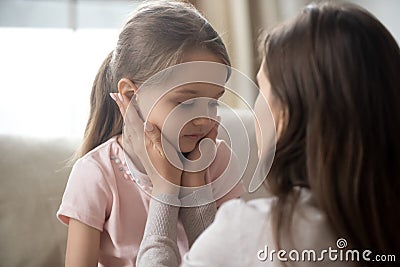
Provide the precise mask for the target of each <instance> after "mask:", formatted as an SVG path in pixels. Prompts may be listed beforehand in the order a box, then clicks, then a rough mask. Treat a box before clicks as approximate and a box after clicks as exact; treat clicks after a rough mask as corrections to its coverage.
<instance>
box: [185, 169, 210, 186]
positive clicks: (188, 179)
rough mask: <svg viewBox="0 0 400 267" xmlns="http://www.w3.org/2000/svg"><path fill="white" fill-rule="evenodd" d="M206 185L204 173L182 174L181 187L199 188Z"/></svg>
mask: <svg viewBox="0 0 400 267" xmlns="http://www.w3.org/2000/svg"><path fill="white" fill-rule="evenodd" d="M205 184H206V180H205V171H200V172H183V174H182V180H181V185H182V186H185V187H199V186H202V185H205Z"/></svg>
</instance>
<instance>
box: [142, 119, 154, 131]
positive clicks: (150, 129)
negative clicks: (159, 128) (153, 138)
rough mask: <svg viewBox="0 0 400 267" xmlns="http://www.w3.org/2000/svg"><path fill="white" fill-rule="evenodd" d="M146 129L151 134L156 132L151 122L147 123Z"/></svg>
mask: <svg viewBox="0 0 400 267" xmlns="http://www.w3.org/2000/svg"><path fill="white" fill-rule="evenodd" d="M144 128H145V129H146V131H148V132H151V131H153V130H154V127H153V124H151V123H150V122H148V121H146V122H145V123H144Z"/></svg>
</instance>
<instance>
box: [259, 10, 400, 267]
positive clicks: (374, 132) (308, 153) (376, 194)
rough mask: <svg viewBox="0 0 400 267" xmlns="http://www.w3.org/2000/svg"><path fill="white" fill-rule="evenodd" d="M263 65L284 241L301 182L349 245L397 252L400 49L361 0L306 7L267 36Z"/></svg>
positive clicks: (277, 218) (273, 181)
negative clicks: (271, 102) (275, 111)
mask: <svg viewBox="0 0 400 267" xmlns="http://www.w3.org/2000/svg"><path fill="white" fill-rule="evenodd" d="M264 62H265V65H264V69H265V71H266V75H267V77H268V78H269V80H270V83H271V90H272V94H273V95H274V96H275V97H276V99H277V100H278V101H279V102H280V104H281V105H282V107H283V118H284V119H283V120H284V125H283V131H282V134H281V136H280V137H279V140H278V142H277V146H276V156H275V161H274V163H273V166H272V168H271V171H270V174H269V177H268V180H267V182H268V183H269V184H268V186H269V187H270V188H271V190H272V191H273V193H274V194H275V195H276V196H278V201H277V204H276V206H275V208H274V225H275V229H276V230H277V232H276V233H277V240H278V244H279V243H280V242H279V236H281V234H282V232H283V231H284V228H285V227H282V225H286V226H287V227H288V226H289V225H290V218H291V214H292V211H293V208H294V205H295V202H296V193H295V192H296V190H293V189H294V187H295V186H296V185H302V186H306V187H309V188H310V190H311V192H312V194H313V196H314V198H315V201H316V203H317V205H318V206H319V207H320V208H321V209H322V210H323V211H324V212H325V213H326V215H327V218H328V220H329V222H330V225H331V227H332V229H333V230H334V232H335V233H336V234H337V237H338V238H339V237H343V238H345V239H347V241H348V242H349V246H351V247H353V248H359V249H370V250H371V251H373V252H374V253H379V254H389V253H391V254H394V253H395V252H396V253H398V252H399V250H400V230H399V226H400V212H399V211H398V207H397V205H398V204H400V50H399V46H398V44H397V43H396V41H395V40H394V38H393V37H392V36H391V34H390V33H389V32H388V30H387V29H386V28H385V27H384V26H383V25H382V24H381V23H380V22H379V21H378V20H377V19H376V18H375V17H374V16H373V15H371V14H370V13H369V12H367V11H366V10H364V9H362V8H360V7H358V6H355V5H351V4H333V3H323V4H318V5H309V6H307V7H306V8H305V9H304V10H303V12H302V13H301V14H300V15H299V16H298V17H297V18H295V19H294V20H293V21H291V22H289V23H287V24H284V25H282V26H280V27H278V28H276V29H274V30H273V31H272V32H271V33H269V34H268V35H267V37H266V39H265V60H264ZM288 219H289V220H288ZM286 229H288V228H286ZM383 264H384V263H383ZM387 264H389V263H387ZM391 264H393V262H392V263H391ZM362 265H365V263H364V262H363V263H362ZM380 266H384V265H380Z"/></svg>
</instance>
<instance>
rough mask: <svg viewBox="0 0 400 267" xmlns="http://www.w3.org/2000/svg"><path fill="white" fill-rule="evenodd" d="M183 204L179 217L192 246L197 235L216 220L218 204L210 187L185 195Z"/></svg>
mask: <svg viewBox="0 0 400 267" xmlns="http://www.w3.org/2000/svg"><path fill="white" fill-rule="evenodd" d="M205 203H208V204H205ZM182 205H183V206H184V207H182V208H180V210H179V218H180V219H181V221H182V224H183V227H184V229H185V232H186V235H187V238H188V241H189V248H190V247H191V246H192V244H193V243H194V241H195V240H196V239H197V237H198V236H199V235H200V234H201V233H202V232H203V231H204V230H205V229H206V228H207V227H208V226H209V225H210V224H211V223H212V222H213V221H214V218H215V214H216V212H217V206H216V202H215V201H214V200H213V196H212V192H211V188H210V187H205V188H203V189H201V190H198V191H194V192H192V193H191V194H189V195H187V196H185V197H184V198H182Z"/></svg>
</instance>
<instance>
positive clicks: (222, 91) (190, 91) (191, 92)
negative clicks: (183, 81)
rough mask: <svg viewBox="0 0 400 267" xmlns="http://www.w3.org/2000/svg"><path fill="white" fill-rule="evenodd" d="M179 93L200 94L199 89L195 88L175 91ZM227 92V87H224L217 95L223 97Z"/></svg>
mask: <svg viewBox="0 0 400 267" xmlns="http://www.w3.org/2000/svg"><path fill="white" fill-rule="evenodd" d="M175 93H177V94H191V95H197V94H199V92H198V90H193V89H183V90H179V91H175ZM224 93H225V88H222V89H221V90H220V91H218V92H217V93H216V94H215V97H217V98H218V97H221V96H222V95H223V94H224Z"/></svg>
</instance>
